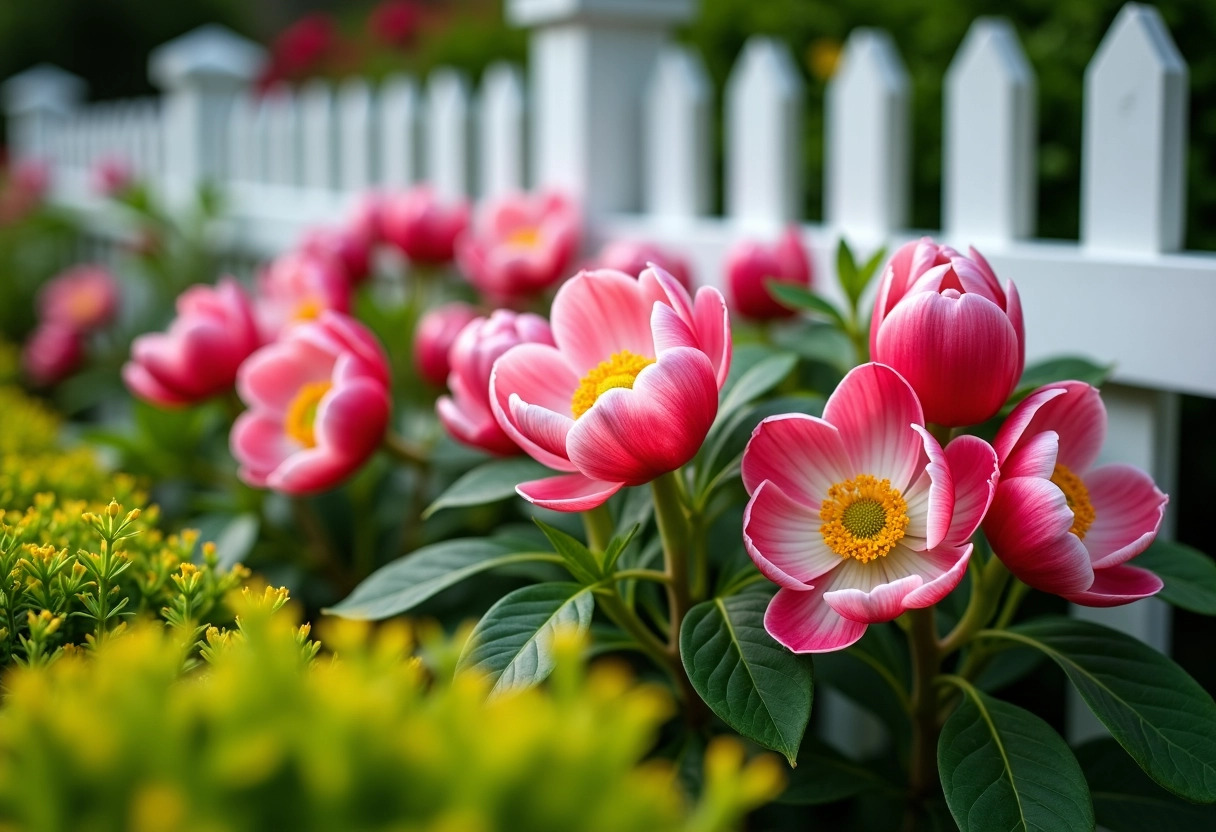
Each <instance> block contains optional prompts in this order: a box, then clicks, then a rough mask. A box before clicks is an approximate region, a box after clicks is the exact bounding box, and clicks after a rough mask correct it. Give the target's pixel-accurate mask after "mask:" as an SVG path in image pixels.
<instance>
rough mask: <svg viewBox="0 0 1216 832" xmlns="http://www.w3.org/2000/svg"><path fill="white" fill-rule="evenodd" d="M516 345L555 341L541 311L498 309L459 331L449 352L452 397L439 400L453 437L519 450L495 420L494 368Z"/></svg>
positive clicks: (502, 451) (492, 448)
mask: <svg viewBox="0 0 1216 832" xmlns="http://www.w3.org/2000/svg"><path fill="white" fill-rule="evenodd" d="M516 344H546V345H548V346H553V330H552V329H550V328H549V322H548V321H546V320H545V319H544V318H542V317H540V316H539V315H533V314H531V313H528V312H525V313H522V314H518V313H516V312H512V311H511V310H509V309H496V310H494V312H492V313H490V317H488V318H477V319H476V320H474V321H472V322H471V323H470V324H469V325H468V326H466V327H465V328H464V329H462V330H460V334H459V335H457V336H456V341H455V343H453V344H452V348H451V350H450V352H449V353H448V358H449V359H450V360H451V364H452V372H451V374H450V375H449V376H448V388H449V389H450V390H451V395H450V396H443V397H442V398H440V399H439V401H438V402H436V404H435V410H436V412H437V413H438V414H439V421H440V422H442V423H443V426H444V428H445V429H446V430H447V432H448V433H449V434H451V436H452V437H453V438H454V439H456V440H457V441H459V442H463V443H464V444H466V445H469V446H471V447H474V448H480V449H481V450H483V451H489V452H490V453H492V454H499V455H503V456H505V455H507V454H515V453H519V450H520V448H519V446H518V445H516V444H515V442H514V440H512V439H511V437H510V436H508V435H507V434H506V433H505V432H504V431H503V429H502V428H501V427H499V425H498V422H497V421H496V420H495V419H494V411H493V409H492V408H491V406H490V371H491V370H492V369H493V367H494V362H495V361H497V360H498V358H499V356H501V355H503V353H505V352H506V351H507V350H509V349H511V347H514V346H515V345H516Z"/></svg>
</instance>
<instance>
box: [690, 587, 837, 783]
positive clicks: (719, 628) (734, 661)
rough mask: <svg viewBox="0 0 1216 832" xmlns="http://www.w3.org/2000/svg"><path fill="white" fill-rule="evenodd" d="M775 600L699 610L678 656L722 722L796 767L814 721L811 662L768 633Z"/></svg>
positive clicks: (756, 597) (753, 595)
mask: <svg viewBox="0 0 1216 832" xmlns="http://www.w3.org/2000/svg"><path fill="white" fill-rule="evenodd" d="M768 602H769V595H768V594H767V593H764V592H745V593H742V594H740V595H733V596H731V597H729V598H713V599H711V600H709V601H705V602H703V603H700V604H697V605H696V606H695V607H693V608H692V609H691V610H689V611H688V615H686V616H685V617H684V624H683V626H682V627H681V628H680V658H681V659H682V660H683V662H684V669H685V670H686V671H687V672H688V678H689V680H690V681H691V682H692V686H693V687H694V688H695V689H696V691H697V693H698V694H700V696H701V698H702V699H704V700H705V703H706V704H707V705H709V707H710V708H711V709H712V710H713V712H714V713H715V714H717V715H718V717H719V718H721V719H722V721H723V722H725V723H726V724H727V725H729V726H730V727H731V728H733V729H734V730H736V731H738V732H739V733H740V734H742V735H743V736H745V737H747V738H748V739H750V740H754V741H755V742H757V743H759V744H760V745H763V746H765V747H766V748H771V749H773V750H775V751H780V752H781V753H782V754H784V755H785V756H786V758H787V759H789V761H790V763H791V764H793V763H794V761H795V759H796V758H797V756H798V745H799V743H801V742H802V735H803V734H804V733H806V725H807V720H809V719H810V716H811V700H812V698H813V695H814V679H813V676H812V671H811V662H810V659H809V658H807V657H806V656H799V655H796V654H794V653H791V652H790V651H788V650H786V649H785V648H784V647H782V646H781V645H780V644H778V643H777V642H776V641H774V640H773V638H772V636H770V635H769V634H768V633H767V632H766V631H765V629H764V610H765V607H767V606H768Z"/></svg>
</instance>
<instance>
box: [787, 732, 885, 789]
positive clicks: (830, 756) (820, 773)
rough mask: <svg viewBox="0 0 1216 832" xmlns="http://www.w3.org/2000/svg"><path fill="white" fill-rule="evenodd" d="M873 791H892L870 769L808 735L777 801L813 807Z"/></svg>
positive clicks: (871, 768)
mask: <svg viewBox="0 0 1216 832" xmlns="http://www.w3.org/2000/svg"><path fill="white" fill-rule="evenodd" d="M875 790H885V791H894V789H893V787H892V786H891V784H890V783H888V782H887V781H886V780H884V779H883V778H881V777H879V776H878V775H877V774H875V773H874V770H873V767H872V766H867V765H863V764H862V763H855V762H853V761H852V760H850V759H848V758H847V757H845V756H844V755H843V754H841V753H840V752H838V751H836V749H834V748H832V747H831V746H829V745H827V744H825V743H824V742H822V741H821V740H818V739H816V738H815V737H814V736H808V737H807V738H806V739H805V740H804V741H803V743H802V750H800V751H799V752H798V765H797V767H796V768H795V769H794V770H793V771H791V772H790V773H789V784H788V785H787V786H786V787H785V791H783V792H782V793H781V796H780V797H778V798H777V802H778V803H785V804H788V805H792V806H817V805H820V804H823V803H835V802H836V801H838V800H844V799H845V798H847V797H853V796H854V795H857V794H861V793H862V792H868V791H875Z"/></svg>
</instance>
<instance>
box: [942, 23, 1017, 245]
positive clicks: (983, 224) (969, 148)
mask: <svg viewBox="0 0 1216 832" xmlns="http://www.w3.org/2000/svg"><path fill="white" fill-rule="evenodd" d="M1035 100H1036V99H1035V80H1034V70H1032V69H1031V67H1030V62H1029V61H1027V60H1026V55H1025V54H1024V53H1023V52H1022V47H1021V44H1020V43H1018V36H1017V33H1016V32H1015V31H1014V28H1013V26H1011V25H1010V24H1009V22H1008V21H1007V20H1004V19H1001V18H985V17H981V18H979V19H978V20H976V21H975V22H974V23H972V24H971V28H970V29H969V30H968V32H967V37H966V38H964V39H963V44H962V46H960V47H959V50H958V54H957V55H955V56H954V60H953V61H952V62H951V63H950V69H949V71H948V72H947V73H946V89H945V120H946V123H945V125H944V130H943V136H942V139H943V144H942V159H943V162H944V170H943V178H942V214H943V225H944V227H945V231H946V236H947V237H948V238H949V239H952V240H955V241H956V242H958V243H960V244H961V243H963V242H967V243H971V242H975V243H986V242H1006V241H1009V240H1014V239H1020V238H1024V237H1029V236H1031V235H1032V233H1033V231H1034V214H1035V199H1036V196H1035V194H1036V185H1037V182H1038V172H1037V170H1036V167H1035V164H1036V162H1035V158H1036V133H1037V121H1036V115H1037V114H1036V107H1035Z"/></svg>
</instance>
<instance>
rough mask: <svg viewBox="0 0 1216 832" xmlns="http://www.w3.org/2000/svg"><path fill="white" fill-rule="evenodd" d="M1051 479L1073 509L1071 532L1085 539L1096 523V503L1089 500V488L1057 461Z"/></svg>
mask: <svg viewBox="0 0 1216 832" xmlns="http://www.w3.org/2000/svg"><path fill="white" fill-rule="evenodd" d="M1051 481H1052V482H1054V483H1055V484H1056V485H1057V486H1059V488H1060V490H1061V491H1063V492H1064V499H1065V500H1067V501H1068V507H1069V508H1070V509H1072V528H1071V529H1069V531H1070V532H1072V533H1073V534H1075V535H1076V536H1077V537H1078V538H1079V539H1081V540H1084V539H1085V533H1086V532H1088V531H1089V527H1090V526H1092V525H1093V524H1094V517H1095V516H1096V514H1095V512H1094V504H1093V503H1091V502H1090V500H1089V489H1088V488H1086V487H1085V483H1083V482H1081V478H1080V477H1078V476H1077V475H1076V474H1074V473H1073V472H1072V471H1070V470H1068V468H1067V466H1064V465H1060V464H1059V463H1056V469H1055V470H1054V471H1052V472H1051Z"/></svg>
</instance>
